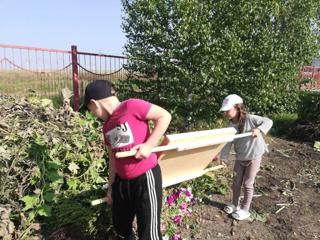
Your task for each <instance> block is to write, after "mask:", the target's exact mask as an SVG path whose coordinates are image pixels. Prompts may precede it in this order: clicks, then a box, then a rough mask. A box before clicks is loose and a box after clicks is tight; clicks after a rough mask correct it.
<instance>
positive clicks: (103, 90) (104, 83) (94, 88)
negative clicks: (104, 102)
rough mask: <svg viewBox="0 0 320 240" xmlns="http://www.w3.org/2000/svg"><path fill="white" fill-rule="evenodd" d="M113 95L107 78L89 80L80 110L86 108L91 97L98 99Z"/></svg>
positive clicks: (112, 88)
mask: <svg viewBox="0 0 320 240" xmlns="http://www.w3.org/2000/svg"><path fill="white" fill-rule="evenodd" d="M114 95H115V90H114V87H113V84H112V82H111V81H109V80H95V81H93V82H90V83H89V84H88V85H87V86H86V89H85V92H84V102H83V105H82V106H81V110H87V109H88V108H87V107H88V104H89V103H90V101H91V99H93V100H100V99H103V98H108V97H111V96H114Z"/></svg>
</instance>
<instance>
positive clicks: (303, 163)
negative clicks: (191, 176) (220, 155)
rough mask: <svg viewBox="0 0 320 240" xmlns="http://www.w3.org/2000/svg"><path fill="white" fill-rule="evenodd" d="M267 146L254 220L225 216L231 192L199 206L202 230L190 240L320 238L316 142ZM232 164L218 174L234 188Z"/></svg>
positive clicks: (271, 140) (319, 174)
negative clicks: (268, 151)
mask: <svg viewBox="0 0 320 240" xmlns="http://www.w3.org/2000/svg"><path fill="white" fill-rule="evenodd" d="M267 142H268V143H269V150H270V153H268V154H266V155H265V156H264V158H263V162H262V165H261V170H260V171H259V173H258V175H257V178H256V184H255V191H256V192H255V194H256V195H258V196H256V197H254V199H253V202H252V207H251V211H252V214H251V216H252V218H251V219H250V220H244V221H236V220H233V219H232V217H230V216H228V215H227V214H225V213H224V212H223V207H224V206H225V204H227V203H229V202H230V199H231V190H230V189H229V191H228V194H227V195H225V196H223V195H213V196H212V197H211V198H210V199H207V201H205V204H201V205H197V207H196V212H197V213H198V214H199V222H200V229H199V232H198V233H197V234H194V235H192V234H191V233H190V239H212V240H214V239H259V240H260V239H268V240H271V239H276V240H282V239H320V152H317V151H315V150H314V149H313V146H312V144H311V143H310V144H309V143H298V142H293V141H286V140H283V139H279V138H268V139H267ZM233 162H234V161H230V164H228V165H227V168H225V169H224V170H222V172H220V173H218V174H219V178H226V181H228V182H229V186H231V175H232V167H233ZM259 195H260V196H259Z"/></svg>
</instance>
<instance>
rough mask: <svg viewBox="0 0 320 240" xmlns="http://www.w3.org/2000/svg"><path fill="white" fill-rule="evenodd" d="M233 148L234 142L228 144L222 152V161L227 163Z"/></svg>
mask: <svg viewBox="0 0 320 240" xmlns="http://www.w3.org/2000/svg"><path fill="white" fill-rule="evenodd" d="M231 146H232V142H228V143H227V144H226V145H225V146H224V147H223V148H222V150H221V153H220V160H221V161H224V162H227V161H228V158H229V154H230V150H231Z"/></svg>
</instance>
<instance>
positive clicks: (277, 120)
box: [270, 113, 298, 137]
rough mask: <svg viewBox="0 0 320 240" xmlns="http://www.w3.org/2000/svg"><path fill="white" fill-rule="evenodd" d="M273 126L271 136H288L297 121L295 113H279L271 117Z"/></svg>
mask: <svg viewBox="0 0 320 240" xmlns="http://www.w3.org/2000/svg"><path fill="white" fill-rule="evenodd" d="M271 118H272V120H273V126H272V128H271V130H270V134H271V135H272V136H277V137H279V136H289V135H290V133H291V131H292V129H293V128H294V126H295V122H296V121H297V119H298V114H297V113H280V114H274V115H273V116H272V117H271Z"/></svg>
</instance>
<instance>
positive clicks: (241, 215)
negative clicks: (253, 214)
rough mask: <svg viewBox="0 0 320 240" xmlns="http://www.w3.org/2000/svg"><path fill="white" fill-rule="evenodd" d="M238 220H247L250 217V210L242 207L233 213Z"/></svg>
mask: <svg viewBox="0 0 320 240" xmlns="http://www.w3.org/2000/svg"><path fill="white" fill-rule="evenodd" d="M231 216H232V217H233V218H234V219H236V220H245V219H247V218H249V217H250V212H249V211H247V210H243V209H240V210H238V211H236V212H234V213H232V215H231Z"/></svg>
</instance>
